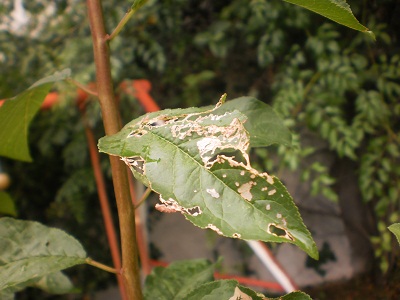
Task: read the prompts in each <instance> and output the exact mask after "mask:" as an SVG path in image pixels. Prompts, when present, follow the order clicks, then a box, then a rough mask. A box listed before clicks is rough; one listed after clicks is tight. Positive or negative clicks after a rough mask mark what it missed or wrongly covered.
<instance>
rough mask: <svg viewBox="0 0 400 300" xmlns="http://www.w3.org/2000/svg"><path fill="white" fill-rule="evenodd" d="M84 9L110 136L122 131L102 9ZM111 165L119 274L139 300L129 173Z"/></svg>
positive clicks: (94, 2)
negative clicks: (117, 238)
mask: <svg viewBox="0 0 400 300" xmlns="http://www.w3.org/2000/svg"><path fill="white" fill-rule="evenodd" d="M87 6H88V15H89V22H90V30H91V32H92V39H93V52H94V60H95V65H96V83H97V93H98V96H99V102H100V106H101V112H102V115H103V124H104V129H105V133H106V135H112V134H115V133H117V132H118V131H119V130H120V129H121V121H120V116H119V112H118V108H117V105H116V99H115V94H114V90H113V82H112V78H111V66H110V50H109V46H108V43H107V38H106V32H105V26H104V20H103V9H102V6H101V2H100V0H87ZM110 162H111V171H112V174H113V184H114V193H115V198H116V202H117V209H118V217H119V224H120V234H121V249H122V270H121V273H122V276H123V278H124V283H125V289H126V292H127V295H128V299H130V300H141V299H143V296H142V292H141V285H140V269H139V262H138V249H137V243H136V233H135V213H134V209H133V204H132V201H131V198H130V191H129V181H128V174H127V171H126V166H125V164H124V163H123V162H122V161H121V160H120V159H119V158H118V157H116V156H110Z"/></svg>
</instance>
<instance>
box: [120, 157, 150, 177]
mask: <svg viewBox="0 0 400 300" xmlns="http://www.w3.org/2000/svg"><path fill="white" fill-rule="evenodd" d="M121 159H122V160H123V161H124V162H125V163H126V164H127V165H128V166H129V167H130V168H131V169H133V170H134V171H136V172H138V173H139V174H142V175H143V174H144V167H145V166H144V164H145V160H144V159H143V158H142V157H140V156H133V157H122V158H121Z"/></svg>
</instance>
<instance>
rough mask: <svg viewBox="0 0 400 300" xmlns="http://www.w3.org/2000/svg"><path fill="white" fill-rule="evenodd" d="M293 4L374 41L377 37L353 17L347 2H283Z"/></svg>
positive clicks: (320, 0)
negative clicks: (356, 31) (365, 35)
mask: <svg viewBox="0 0 400 300" xmlns="http://www.w3.org/2000/svg"><path fill="white" fill-rule="evenodd" d="M283 1H285V2H289V3H292V4H296V5H299V6H302V7H304V8H306V9H309V10H311V11H313V12H315V13H317V14H320V15H322V16H324V17H325V18H328V19H331V20H332V21H335V22H337V23H339V24H341V25H344V26H347V27H349V28H352V29H355V30H358V31H361V32H365V33H368V34H369V35H370V36H371V37H372V38H373V39H374V40H375V35H374V34H373V33H372V31H370V30H369V29H368V28H366V27H365V26H363V25H361V24H360V22H358V20H357V19H356V17H355V16H354V15H353V12H352V11H351V9H350V5H348V4H347V2H346V1H345V0H318V1H315V0H283Z"/></svg>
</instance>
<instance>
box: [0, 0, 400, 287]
mask: <svg viewBox="0 0 400 300" xmlns="http://www.w3.org/2000/svg"><path fill="white" fill-rule="evenodd" d="M12 2H13V1H11V0H5V1H2V4H0V12H1V14H0V15H1V16H2V17H1V18H0V21H1V24H2V27H1V30H0V43H1V45H2V47H1V49H0V68H1V70H2V72H0V98H6V97H11V96H13V95H16V94H17V93H18V92H20V91H22V90H24V89H25V88H26V87H28V86H29V85H30V84H32V83H33V82H34V81H36V80H37V79H39V78H41V77H44V76H45V75H48V74H52V73H54V71H55V70H61V69H63V68H66V67H69V68H71V69H72V77H73V78H74V79H76V80H78V81H80V82H82V83H88V82H91V81H94V65H93V55H92V49H91V38H90V32H89V26H88V22H87V19H86V7H85V2H84V1H78V0H73V1H67V0H59V1H55V2H52V3H51V4H49V3H48V1H44V0H35V1H25V2H26V3H24V4H25V5H26V9H27V11H28V12H29V14H31V19H30V23H28V24H27V25H25V26H26V27H25V28H22V29H21V30H14V31H9V30H7V28H9V27H7V26H6V25H4V24H10V22H12V19H11V17H10V14H11V11H12V9H13V7H12ZM103 5H104V8H105V12H106V13H107V15H106V20H107V28H108V31H109V32H111V31H112V29H113V28H114V27H115V26H116V25H117V24H118V21H119V20H120V19H121V18H122V17H123V15H124V14H125V12H126V11H127V10H128V9H129V7H130V6H131V5H132V3H130V2H129V1H123V2H121V1H116V0H106V1H103ZM49 7H50V8H51V7H52V9H50V8H49ZM352 8H353V11H354V12H355V14H356V16H360V17H361V18H365V16H368V18H366V20H365V22H364V20H362V21H363V22H362V23H366V24H367V26H368V28H370V29H371V30H372V31H373V32H374V33H375V35H376V38H377V42H376V43H373V41H372V40H371V39H370V38H369V37H368V36H367V35H364V34H361V33H358V32H355V31H351V30H349V29H347V28H344V27H341V26H340V25H336V24H333V23H332V22H330V21H328V20H325V19H323V18H322V17H320V16H318V15H315V14H312V13H310V12H308V11H306V10H304V9H301V8H299V7H295V6H293V5H290V4H287V3H284V2H282V1H267V0H251V1H249V0H230V1H212V0H202V1H194V0H187V1H184V0H165V1H156V0H149V1H148V3H147V4H146V5H145V6H144V7H143V8H141V9H140V10H139V11H138V12H137V13H136V14H135V16H134V17H133V19H132V20H130V21H129V22H128V24H127V26H126V27H125V28H124V29H123V31H122V32H121V33H120V35H119V36H117V37H116V38H115V39H114V40H113V41H112V43H111V49H112V68H113V69H112V72H113V76H114V78H115V85H116V86H117V85H118V83H119V82H121V81H122V80H124V79H136V78H146V79H149V80H150V81H151V82H152V85H153V90H152V95H153V96H154V98H155V99H156V100H157V102H158V103H159V105H160V106H161V107H162V108H166V107H172V108H173V107H178V106H179V107H182V106H195V105H201V104H202V105H207V104H211V103H215V102H216V99H219V97H220V95H221V94H222V93H224V92H227V93H228V97H229V98H234V97H237V96H242V95H251V96H256V97H258V98H259V99H263V100H264V101H266V102H268V103H270V104H271V105H272V106H273V107H274V108H275V110H276V111H277V112H278V113H279V114H280V115H281V116H282V117H283V118H284V119H285V122H286V124H287V125H288V126H289V127H290V128H291V129H292V130H293V132H294V141H293V144H294V146H293V147H292V148H290V149H289V148H285V147H283V146H281V147H277V148H276V149H275V151H276V153H278V154H279V155H280V158H281V159H280V161H279V162H277V161H276V160H272V159H271V157H274V155H273V153H271V150H268V151H270V152H266V150H263V149H259V150H257V155H258V156H259V157H261V158H263V164H264V166H265V167H267V170H269V171H270V172H272V173H276V172H279V170H281V169H282V168H288V169H290V170H297V169H300V170H301V174H302V175H301V176H302V179H303V180H304V181H305V182H309V183H310V184H311V189H312V190H311V192H312V193H313V194H314V195H316V194H322V195H324V196H325V197H327V198H329V199H331V200H333V201H338V197H337V194H336V192H335V190H334V188H333V187H334V183H335V178H334V176H333V175H332V174H331V170H330V165H329V164H328V163H327V162H324V161H318V162H315V163H312V164H311V165H304V164H303V163H302V162H303V161H305V159H306V158H307V157H310V156H311V155H313V154H314V153H315V152H316V151H318V149H317V148H316V147H314V146H313V145H309V144H306V143H305V142H304V132H312V133H313V135H314V136H315V139H316V140H317V141H322V142H324V143H326V144H327V145H328V147H329V149H330V150H331V152H332V153H333V154H334V155H335V156H337V157H338V158H343V157H346V158H349V159H351V160H354V161H355V162H356V164H357V170H356V172H357V174H358V178H359V188H360V191H361V193H362V196H363V199H364V201H365V203H366V205H368V207H369V208H371V209H372V211H373V212H374V218H375V219H376V223H377V232H380V228H386V227H387V226H388V225H390V224H391V223H392V222H398V221H399V216H398V214H397V212H398V211H399V204H400V202H399V193H400V191H399V189H400V167H399V166H400V164H399V153H400V149H399V147H400V142H399V138H400V137H399V125H400V124H399V120H400V118H399V116H400V101H399V97H400V80H399V78H400V77H399V75H400V74H399V73H400V59H399V56H398V55H397V52H398V51H397V50H398V48H399V41H398V37H397V35H396V34H397V33H398V32H399V30H400V22H399V21H398V20H397V17H396V16H397V15H396V14H395V12H396V11H398V10H400V5H399V4H398V3H397V1H394V0H384V1H380V3H379V5H378V4H377V3H376V2H375V1H362V2H358V3H354V4H353V3H352ZM43 16H45V17H43ZM316 24H318V26H316ZM4 26H6V27H4ZM58 90H59V91H60V93H61V94H63V95H64V96H63V100H62V101H61V102H60V103H59V104H58V105H57V106H55V107H54V108H53V109H52V110H50V111H46V112H42V113H41V114H40V115H39V116H37V117H36V121H35V122H34V124H33V126H32V128H31V133H32V134H31V144H32V151H33V155H34V159H35V164H32V165H30V164H24V163H19V162H12V161H7V164H8V165H9V169H10V173H11V175H12V178H13V185H12V187H11V188H10V192H11V194H12V195H13V196H14V198H15V199H16V200H17V208H18V211H19V212H20V214H21V217H22V218H27V219H35V220H41V221H45V223H47V224H49V225H51V224H56V225H58V226H60V227H63V228H65V229H66V230H67V231H68V232H70V233H72V234H73V235H74V236H76V237H77V238H78V239H79V240H81V241H82V243H83V244H84V246H85V247H86V249H87V251H88V253H90V254H91V255H92V256H93V257H94V258H96V259H98V260H101V261H104V262H107V260H109V255H108V254H107V253H105V251H103V249H105V248H106V246H105V245H106V238H105V236H104V233H103V232H104V231H103V225H102V221H101V220H102V219H101V216H100V212H99V206H98V204H97V200H96V199H97V198H96V197H97V196H96V191H95V184H94V179H93V175H92V171H91V167H90V161H89V159H88V153H87V148H86V144H85V136H84V132H83V126H82V122H81V116H80V113H79V111H78V109H77V108H76V107H75V105H74V103H75V102H74V101H75V99H74V97H75V92H74V91H75V87H73V86H71V85H68V84H59V85H58ZM120 100H121V101H120V102H121V105H122V106H123V109H122V110H121V111H122V112H123V114H124V120H125V122H127V121H128V120H131V119H133V118H134V117H136V116H138V115H141V114H142V113H143V109H142V108H141V107H140V105H138V104H137V102H136V101H135V99H132V98H131V97H126V96H122V97H121V99H120ZM86 115H87V119H88V122H89V124H90V125H91V126H92V127H93V128H94V130H95V134H96V136H97V137H100V136H102V135H103V132H102V128H101V125H100V122H99V121H100V110H99V107H98V106H97V103H95V102H90V104H89V106H88V108H87V114H86ZM103 164H104V166H103V167H104V170H105V171H106V174H108V175H109V171H108V166H107V165H108V163H107V161H106V159H104V161H103ZM109 194H110V195H111V194H112V193H111V192H110V193H109ZM380 224H382V225H380ZM81 228H86V230H85V231H82V230H81ZM392 240H393V237H391V236H390V235H385V234H383V233H382V232H380V234H378V235H377V236H374V237H372V239H371V243H373V245H374V246H375V249H376V255H377V257H378V258H379V259H381V265H382V267H383V269H388V268H389V267H390V265H391V264H392V263H393V262H394V255H393V248H392V245H393V243H392ZM99 244H102V245H104V246H102V247H101V246H99ZM99 250H102V251H99ZM390 253H392V254H391V255H390ZM85 272H90V271H88V270H81V269H79V272H78V273H77V274H76V278H83V276H84V275H83V273H85ZM97 273H99V272H96V275H94V274H92V273H91V274H90V275H89V276H90V277H87V276H86V278H93V282H91V283H89V284H88V286H86V287H84V289H86V290H90V289H92V288H99V286H104V282H105V280H106V279H109V278H111V277H110V276H108V275H107V274H103V273H99V274H97ZM85 275H87V274H85ZM96 276H102V277H101V278H99V277H96ZM77 282H80V283H82V282H84V281H82V280H77Z"/></svg>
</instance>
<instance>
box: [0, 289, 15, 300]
mask: <svg viewBox="0 0 400 300" xmlns="http://www.w3.org/2000/svg"><path fill="white" fill-rule="evenodd" d="M14 298H15V297H14V292H10V291H6V290H2V291H0V299H1V300H14Z"/></svg>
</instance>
